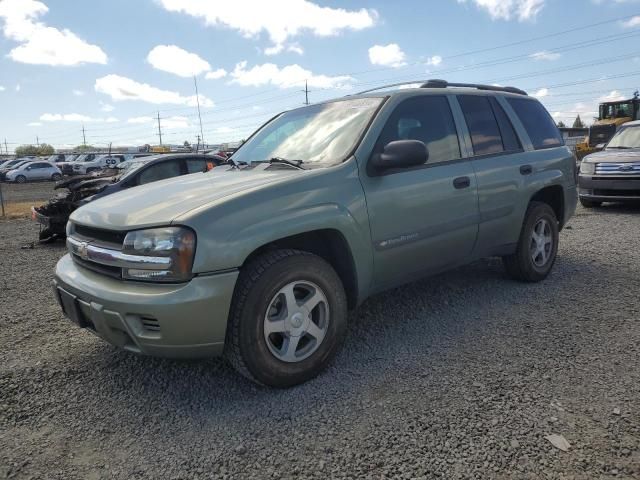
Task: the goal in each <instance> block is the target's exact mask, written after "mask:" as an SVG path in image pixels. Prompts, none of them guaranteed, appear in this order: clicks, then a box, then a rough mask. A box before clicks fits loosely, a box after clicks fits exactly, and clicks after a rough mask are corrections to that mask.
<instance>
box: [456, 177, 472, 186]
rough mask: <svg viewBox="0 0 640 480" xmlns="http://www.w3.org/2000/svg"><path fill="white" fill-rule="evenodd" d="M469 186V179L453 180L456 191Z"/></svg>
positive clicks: (459, 178)
mask: <svg viewBox="0 0 640 480" xmlns="http://www.w3.org/2000/svg"><path fill="white" fill-rule="evenodd" d="M470 185H471V179H469V177H458V178H456V179H454V180H453V186H454V187H455V188H457V189H461V188H468V187H469V186H470Z"/></svg>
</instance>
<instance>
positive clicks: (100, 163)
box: [73, 154, 125, 175]
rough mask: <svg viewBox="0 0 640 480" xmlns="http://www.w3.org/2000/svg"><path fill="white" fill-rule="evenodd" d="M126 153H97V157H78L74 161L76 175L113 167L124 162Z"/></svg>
mask: <svg viewBox="0 0 640 480" xmlns="http://www.w3.org/2000/svg"><path fill="white" fill-rule="evenodd" d="M124 160H125V157H124V155H106V154H105V155H96V156H95V157H93V158H91V157H89V156H88V157H87V158H85V159H80V158H78V159H77V160H76V161H75V162H73V174H74V175H86V174H88V173H91V172H97V171H99V170H102V169H103V168H113V167H115V166H116V165H117V164H119V163H121V162H124Z"/></svg>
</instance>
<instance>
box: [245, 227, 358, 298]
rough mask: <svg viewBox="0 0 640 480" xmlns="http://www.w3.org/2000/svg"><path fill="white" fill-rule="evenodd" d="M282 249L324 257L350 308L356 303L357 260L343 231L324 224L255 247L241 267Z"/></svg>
mask: <svg viewBox="0 0 640 480" xmlns="http://www.w3.org/2000/svg"><path fill="white" fill-rule="evenodd" d="M279 249H292V250H301V251H304V252H309V253H313V254H314V255H317V256H319V257H320V258H322V259H324V260H325V261H326V262H327V263H329V265H331V266H332V267H333V269H334V270H335V271H336V273H337V274H338V277H339V278H340V280H341V281H342V285H343V286H344V290H345V293H346V295H347V303H348V306H349V308H351V309H352V308H355V307H356V306H357V304H358V301H359V293H358V292H359V291H358V274H357V271H356V264H355V260H354V258H353V253H352V251H351V247H350V245H349V242H348V241H347V239H346V238H345V237H344V235H343V234H342V232H340V231H339V230H337V229H334V228H325V229H317V230H311V231H308V232H303V233H298V234H295V235H290V236H286V237H282V238H279V239H276V240H272V241H270V242H269V243H266V244H264V245H261V246H260V247H258V248H256V249H255V250H253V251H252V252H251V253H250V254H249V255H248V256H247V257H246V259H245V261H244V263H243V265H242V267H244V266H245V265H246V264H247V263H249V262H250V261H251V260H253V259H254V258H256V257H257V256H259V255H262V254H264V253H266V252H269V251H272V250H279ZM242 267H241V268H242Z"/></svg>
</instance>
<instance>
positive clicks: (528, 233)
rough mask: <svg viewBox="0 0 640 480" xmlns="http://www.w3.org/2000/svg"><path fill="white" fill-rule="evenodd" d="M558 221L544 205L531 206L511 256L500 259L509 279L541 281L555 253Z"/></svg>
mask: <svg viewBox="0 0 640 480" xmlns="http://www.w3.org/2000/svg"><path fill="white" fill-rule="evenodd" d="M558 240H559V234H558V219H557V218H556V214H555V212H554V211H553V209H552V208H551V207H550V206H549V205H548V204H546V203H542V202H531V204H529V208H528V209H527V213H526V215H525V219H524V223H523V225H522V230H521V232H520V239H519V240H518V246H517V248H516V252H515V253H514V254H513V255H508V256H506V257H502V261H503V263H504V266H505V269H506V270H507V273H508V274H509V276H510V277H512V278H514V279H516V280H520V281H523V282H539V281H540V280H544V279H545V278H546V277H547V275H549V272H550V271H551V268H552V267H553V264H554V263H555V261H556V254H557V253H558Z"/></svg>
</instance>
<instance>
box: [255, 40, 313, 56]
mask: <svg viewBox="0 0 640 480" xmlns="http://www.w3.org/2000/svg"><path fill="white" fill-rule="evenodd" d="M285 50H286V51H287V52H292V53H297V54H298V55H303V54H304V49H303V48H302V47H301V46H300V45H299V44H297V43H291V44H289V45H285V44H283V43H278V44H276V45H273V46H271V47H268V48H265V49H264V54H265V55H277V54H279V53H281V52H284V51H285Z"/></svg>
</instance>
